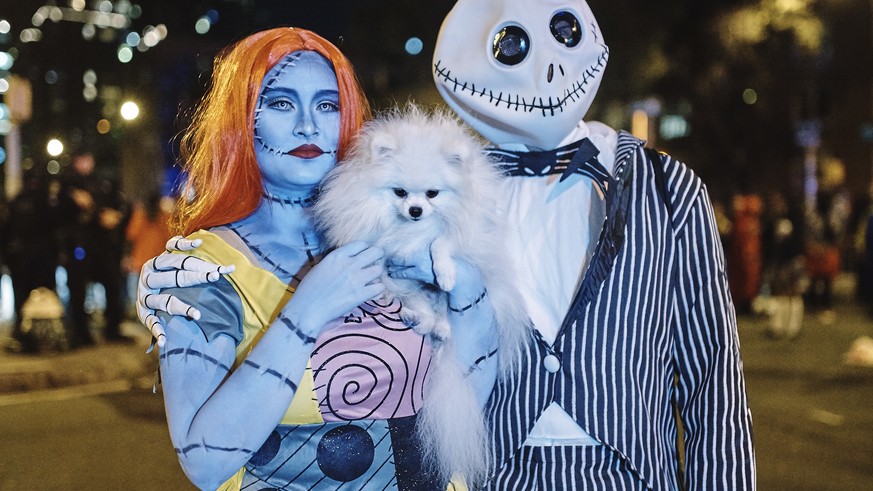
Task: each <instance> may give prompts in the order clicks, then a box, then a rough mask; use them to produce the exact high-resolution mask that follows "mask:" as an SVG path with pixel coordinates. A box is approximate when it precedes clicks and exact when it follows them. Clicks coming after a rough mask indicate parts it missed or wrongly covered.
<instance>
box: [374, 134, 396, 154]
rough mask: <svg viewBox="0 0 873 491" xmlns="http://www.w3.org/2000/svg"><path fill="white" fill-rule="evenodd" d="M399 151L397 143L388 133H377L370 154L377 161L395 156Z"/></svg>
mask: <svg viewBox="0 0 873 491" xmlns="http://www.w3.org/2000/svg"><path fill="white" fill-rule="evenodd" d="M396 149H397V141H396V140H395V139H394V136H393V135H390V134H388V133H384V132H381V133H376V134H375V135H373V139H372V140H371V141H370V153H371V154H372V155H373V157H375V158H377V159H382V158H386V157H390V156H392V155H394V151H395V150H396Z"/></svg>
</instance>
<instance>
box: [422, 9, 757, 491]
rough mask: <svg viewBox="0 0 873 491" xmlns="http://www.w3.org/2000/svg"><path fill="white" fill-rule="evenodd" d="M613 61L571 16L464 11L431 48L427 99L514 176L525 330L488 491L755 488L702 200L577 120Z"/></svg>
mask: <svg viewBox="0 0 873 491" xmlns="http://www.w3.org/2000/svg"><path fill="white" fill-rule="evenodd" d="M608 56H609V49H608V48H607V46H606V44H605V43H604V40H603V37H602V35H601V32H600V28H599V27H598V24H597V21H596V20H595V18H594V16H593V14H592V12H591V10H590V8H589V6H588V5H587V4H586V3H585V2H584V1H581V0H546V1H540V2H527V1H523V0H459V1H458V3H457V4H456V5H455V7H454V8H453V10H452V11H451V12H450V13H449V15H448V16H447V18H446V19H445V21H444V23H443V25H442V28H441V31H440V36H439V39H438V41H437V45H436V49H435V52H434V60H433V75H434V80H435V82H436V85H437V88H438V90H439V92H440V94H441V95H442V96H443V98H444V99H445V101H446V103H448V105H449V106H451V108H452V109H453V110H454V111H455V112H456V113H457V114H458V115H459V116H461V118H463V119H464V120H465V121H466V122H467V123H468V124H469V125H471V126H472V127H473V128H474V129H476V130H477V131H478V132H479V133H481V134H482V135H483V136H484V137H486V138H487V139H489V140H490V141H491V142H492V143H493V144H494V145H495V146H496V148H494V149H493V150H492V151H491V153H492V155H493V156H494V157H496V158H497V159H498V160H499V161H501V162H502V165H503V166H504V168H505V169H506V171H507V174H508V175H509V176H510V177H509V181H510V183H509V189H510V192H509V194H508V195H507V201H506V206H507V207H508V211H509V213H508V216H510V217H511V218H510V220H511V223H510V224H509V227H510V230H511V237H512V238H511V243H510V248H511V251H512V252H514V257H516V258H517V259H518V264H517V265H516V270H517V271H518V272H519V278H518V283H519V284H520V285H525V287H524V288H523V295H524V297H525V306H526V307H527V309H528V313H529V314H530V316H531V318H532V320H533V322H534V324H535V326H536V334H535V336H534V339H532V340H531V342H530V344H529V346H528V351H527V353H526V354H525V356H524V363H522V364H521V366H520V367H519V368H518V370H517V371H516V372H515V373H514V374H513V375H512V376H510V377H509V378H507V379H505V380H500V381H498V384H497V386H496V388H495V391H494V393H493V394H492V396H491V401H490V411H491V420H492V423H493V424H492V444H493V452H494V453H493V462H492V464H493V469H492V470H493V475H492V477H491V479H490V480H489V482H488V483H487V486H486V487H487V488H493V489H610V490H615V489H648V488H651V489H753V488H754V487H755V458H754V450H753V447H752V440H751V417H750V413H749V409H748V403H747V399H746V393H745V385H744V381H743V371H742V362H741V359H740V355H739V341H738V338H737V330H736V318H735V314H734V308H733V304H732V302H731V298H730V294H729V292H728V286H727V280H726V276H725V270H724V257H723V253H722V249H721V246H720V243H719V239H718V232H717V230H716V227H715V221H714V219H713V214H712V209H711V205H710V200H709V197H708V193H707V189H706V187H705V186H704V185H703V184H702V183H701V181H700V179H699V178H698V177H697V176H695V175H694V174H693V172H692V171H691V170H690V169H689V168H688V167H686V166H685V165H684V164H682V163H680V162H678V161H676V160H674V159H673V158H672V157H670V156H668V155H664V154H659V153H657V152H653V151H651V150H646V149H644V148H643V145H644V142H643V141H641V140H639V139H637V138H634V137H633V136H631V135H630V134H628V133H625V132H617V131H615V130H613V129H612V128H609V127H607V126H605V125H603V124H601V123H594V122H585V121H582V118H583V117H584V116H585V113H586V112H587V111H588V108H589V107H590V105H591V102H592V99H593V97H594V95H595V93H596V92H597V88H598V87H599V85H600V82H601V79H602V76H603V72H604V69H605V66H606V61H607V58H608ZM677 415H678V418H677ZM680 422H681V424H680ZM679 426H681V428H682V431H681V432H680V433H679V434H680V435H681V436H680V437H679V438H677V427H679ZM680 440H681V442H680Z"/></svg>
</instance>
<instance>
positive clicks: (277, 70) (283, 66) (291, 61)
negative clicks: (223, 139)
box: [254, 52, 303, 155]
mask: <svg viewBox="0 0 873 491" xmlns="http://www.w3.org/2000/svg"><path fill="white" fill-rule="evenodd" d="M302 54H303V53H302V52H299V53H292V54H290V55H288V56H287V57H285V59H284V60H283V61H282V62H281V63H279V64H278V65H276V66H275V67H273V69H272V70H270V73H271V74H272V76H270V75H268V76H270V80H269V81H268V82H267V83H266V84H264V88H263V90H261V93H260V95H258V107H257V109H255V135H254V136H255V141H257V142H258V143H259V144H260V145H261V148H263V149H264V150H266V151H268V152H270V153H274V154H276V155H281V154H282V153H284V152H282V151H281V150H280V149H278V148H274V147H271V146H270V145H268V144H267V142H265V141H264V138H263V137H262V136H261V112H263V110H264V101H265V100H266V93H267V92H268V90H269V89H271V88H273V85H275V84H276V82H277V81H278V80H279V76H280V75H281V74H283V73H285V71H286V70H287V69H288V68H291V67H293V66H295V62H296V61H297V59H299V58H300V56H301V55H302Z"/></svg>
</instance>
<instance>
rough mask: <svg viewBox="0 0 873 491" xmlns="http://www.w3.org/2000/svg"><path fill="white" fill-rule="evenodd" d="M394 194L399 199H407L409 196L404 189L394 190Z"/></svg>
mask: <svg viewBox="0 0 873 491" xmlns="http://www.w3.org/2000/svg"><path fill="white" fill-rule="evenodd" d="M394 194H396V195H397V197H398V198H405V197H406V196H407V194H408V193H407V192H406V190H405V189H402V188H394Z"/></svg>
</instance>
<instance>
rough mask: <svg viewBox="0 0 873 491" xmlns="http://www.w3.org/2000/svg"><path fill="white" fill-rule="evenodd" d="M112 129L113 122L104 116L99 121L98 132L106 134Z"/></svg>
mask: <svg viewBox="0 0 873 491" xmlns="http://www.w3.org/2000/svg"><path fill="white" fill-rule="evenodd" d="M111 129H112V124H110V123H109V120H108V119H106V118H103V119H101V120H100V121H97V133H100V134H101V135H105V134H106V133H109V130H111Z"/></svg>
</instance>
